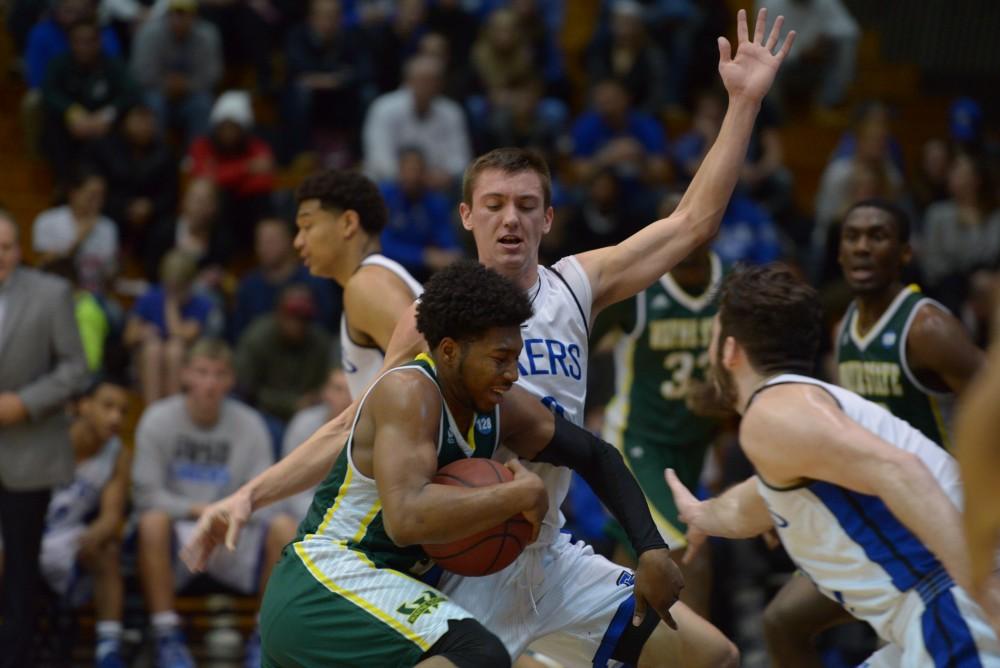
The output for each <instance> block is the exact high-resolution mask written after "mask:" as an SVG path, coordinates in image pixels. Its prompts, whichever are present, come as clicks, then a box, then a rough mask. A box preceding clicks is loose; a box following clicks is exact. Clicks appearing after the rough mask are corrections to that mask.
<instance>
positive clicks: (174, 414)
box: [132, 339, 295, 668]
mask: <svg viewBox="0 0 1000 668" xmlns="http://www.w3.org/2000/svg"><path fill="white" fill-rule="evenodd" d="M184 387H185V390H184V393H183V394H177V395H174V396H170V397H167V398H165V399H163V400H161V401H158V402H156V403H154V404H152V405H150V406H148V407H147V408H146V410H145V412H144V413H143V415H142V418H141V419H140V421H139V426H138V428H137V430H136V438H135V463H134V465H133V467H132V501H133V503H134V504H135V509H136V512H137V514H138V519H139V536H138V556H139V580H140V582H141V584H142V590H143V594H144V596H145V600H146V607H147V609H148V610H149V614H150V621H151V623H152V627H153V634H154V636H155V638H156V660H157V664H158V665H159V666H161V667H169V668H193V667H194V665H195V664H194V661H193V659H192V658H191V654H190V652H189V651H188V649H187V647H186V644H185V641H184V635H183V632H182V630H181V618H180V617H179V616H178V614H177V612H176V610H175V604H174V601H175V596H176V593H177V592H178V591H183V589H184V587H185V585H187V584H188V583H189V582H190V581H191V579H192V578H193V577H194V576H193V574H192V573H191V572H190V571H189V570H188V569H187V567H185V566H184V565H183V564H182V563H181V562H180V560H179V559H177V554H178V552H179V550H180V547H181V546H182V545H184V544H185V543H186V542H187V539H188V537H189V536H190V535H191V532H192V531H193V529H194V526H195V523H196V522H197V520H198V517H199V516H200V515H201V512H202V511H203V510H204V508H205V506H207V505H208V504H210V503H212V502H213V501H217V500H219V499H221V498H222V497H224V496H226V495H227V494H230V493H232V492H234V491H235V490H236V489H237V488H239V487H240V486H241V485H243V484H244V483H246V482H247V481H249V480H250V479H251V478H253V477H254V476H255V475H257V474H258V473H260V472H261V471H263V470H264V469H265V468H267V467H268V466H269V465H270V464H271V462H272V460H273V456H272V450H271V442H270V438H269V437H268V433H267V428H266V427H265V426H264V422H263V420H261V417H260V415H258V414H257V413H256V412H255V411H254V410H252V409H251V408H249V407H248V406H246V405H244V404H242V403H240V402H239V401H237V400H235V399H231V398H228V397H227V395H228V394H229V392H230V390H231V389H232V387H233V364H232V353H231V351H230V350H229V348H228V347H227V346H226V345H225V344H224V343H222V342H221V341H218V340H215V339H202V340H199V341H198V342H196V343H195V344H194V345H193V346H192V347H191V350H190V352H189V354H188V356H187V359H186V360H185V363H184ZM294 535H295V522H294V520H292V519H291V518H289V517H288V516H286V515H274V514H272V515H268V516H262V515H257V516H255V517H254V518H253V519H251V520H250V523H249V524H248V525H247V526H246V527H245V528H244V529H243V531H242V533H241V534H240V539H239V542H238V543H237V546H236V549H235V550H234V551H232V552H230V551H228V550H220V551H219V553H218V554H216V555H215V556H214V557H213V558H212V559H211V560H210V561H209V563H208V567H207V569H206V572H207V574H208V575H209V576H210V577H211V578H212V579H213V580H214V581H216V582H219V583H222V584H224V585H226V586H228V587H230V588H232V589H235V590H237V591H239V592H242V593H244V594H254V593H257V592H259V591H263V586H264V584H265V583H266V582H267V578H268V575H269V574H270V572H271V568H272V567H273V566H274V564H275V562H277V560H278V558H279V556H280V554H281V549H282V548H283V547H284V546H285V545H286V544H287V543H288V542H289V541H290V540H291V539H292V538H293V537H294ZM258 645H259V639H258V636H257V634H254V636H252V637H251V640H250V643H249V644H248V648H247V649H248V651H247V654H248V655H249V656H248V663H249V662H250V661H251V660H252V657H255V658H256V659H257V663H256V665H258V666H259V665H260V657H259V647H258Z"/></svg>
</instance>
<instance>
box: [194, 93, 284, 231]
mask: <svg viewBox="0 0 1000 668" xmlns="http://www.w3.org/2000/svg"><path fill="white" fill-rule="evenodd" d="M211 124H212V131H211V133H210V134H209V135H208V136H205V137H200V138H198V139H196V140H195V141H194V143H192V144H191V148H190V149H189V151H188V158H189V165H188V167H189V171H190V174H191V176H195V177H203V178H207V179H209V180H211V181H212V182H213V183H214V184H215V186H216V188H218V189H219V193H220V195H221V201H222V207H221V214H220V215H221V217H222V224H223V225H225V226H226V227H227V228H228V229H229V230H230V232H231V233H232V234H233V238H234V240H235V241H236V243H237V246H238V247H240V248H245V247H248V246H249V245H250V243H249V242H250V240H251V239H252V237H253V227H252V221H255V220H258V219H260V217H261V216H262V215H266V214H267V213H269V212H270V210H271V192H272V191H273V190H274V183H275V173H274V170H275V167H274V155H273V153H272V152H271V147H270V146H268V144H267V142H265V141H264V140H263V139H261V138H260V137H258V136H256V135H255V134H254V132H253V125H254V120H253V109H252V108H251V106H250V95H249V94H248V93H246V92H245V91H236V90H231V91H227V92H225V93H223V94H222V95H220V96H219V99H218V100H216V102H215V106H214V107H213V108H212V116H211Z"/></svg>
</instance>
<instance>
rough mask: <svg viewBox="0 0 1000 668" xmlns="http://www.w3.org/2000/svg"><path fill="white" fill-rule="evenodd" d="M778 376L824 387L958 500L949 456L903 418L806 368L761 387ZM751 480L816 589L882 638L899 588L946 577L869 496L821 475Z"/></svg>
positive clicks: (926, 585) (937, 583)
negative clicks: (776, 482)
mask: <svg viewBox="0 0 1000 668" xmlns="http://www.w3.org/2000/svg"><path fill="white" fill-rule="evenodd" d="M785 383H803V384H808V385H816V386H819V387H821V388H823V389H824V390H826V391H827V392H829V393H830V395H831V396H832V397H833V398H834V399H835V400H836V401H837V403H838V404H840V408H841V410H843V411H844V413H845V414H846V415H847V416H848V417H849V418H851V419H852V420H854V421H855V422H857V423H858V424H860V425H861V426H862V427H864V428H865V429H867V430H868V431H870V432H872V433H874V434H876V435H878V436H879V437H880V438H882V439H883V440H885V441H887V442H889V443H891V444H893V445H895V446H896V447H898V448H900V449H902V450H905V451H907V452H910V453H912V454H914V455H916V456H917V457H919V458H920V460H921V461H922V462H923V463H924V465H926V466H927V468H928V470H929V471H930V472H931V474H932V475H933V476H934V478H935V479H936V480H937V482H938V484H939V485H940V486H941V488H942V489H943V490H944V493H945V495H946V496H947V497H948V498H950V499H951V501H952V502H953V503H954V504H955V505H956V506H957V507H958V508H961V507H962V487H961V481H960V478H959V472H958V466H957V464H956V462H955V460H954V458H952V456H951V455H949V454H948V453H947V452H945V450H944V449H943V448H941V447H940V446H938V445H937V444H936V443H934V442H933V441H931V440H930V439H928V438H927V437H926V436H924V435H923V434H921V433H920V432H919V431H917V430H916V429H914V428H913V427H911V426H910V425H909V424H908V423H907V422H904V421H903V420H901V419H899V418H897V417H895V416H894V415H892V414H891V413H889V412H888V411H887V410H885V409H884V408H882V407H881V406H879V405H877V404H875V403H872V402H871V401H868V400H867V399H863V398H862V397H860V396H859V395H857V394H855V393H853V392H850V391H849V390H845V389H843V388H841V387H837V386H836V385H830V384H829V383H824V382H821V381H818V380H815V379H813V378H808V377H806V376H798V375H793V374H786V375H782V376H778V377H776V378H773V379H771V380H770V381H768V382H767V384H766V385H765V386H764V387H770V386H773V385H780V384H785ZM762 389H763V388H762ZM758 391H759V390H758ZM751 405H752V404H751ZM757 488H758V490H759V492H760V495H761V496H762V497H763V499H764V501H765V502H766V503H767V507H768V509H769V510H770V512H771V516H772V519H773V520H774V525H775V527H776V528H777V530H778V533H779V534H780V536H781V542H782V544H783V545H784V547H785V550H786V551H787V552H788V554H789V556H791V557H792V559H793V560H794V561H795V563H796V564H797V565H798V566H799V567H800V568H801V569H802V570H803V571H805V572H806V573H807V574H808V575H809V577H811V578H812V579H813V581H814V582H815V583H816V585H817V586H818V587H819V589H820V591H822V592H823V593H824V594H826V595H827V596H829V597H830V598H832V599H834V600H835V601H838V602H840V603H841V604H842V605H844V606H845V607H846V608H847V609H848V610H849V611H850V612H851V613H852V614H854V615H855V616H856V617H859V618H861V619H864V620H865V621H868V622H869V623H871V624H872V626H873V627H875V630H876V631H878V632H879V633H880V634H881V635H882V637H883V638H886V637H890V635H891V634H890V632H889V629H888V625H889V624H890V622H891V619H892V614H891V611H893V610H894V607H895V606H897V605H899V604H900V602H901V601H902V599H903V596H904V595H905V592H908V591H911V590H914V589H916V590H917V591H921V592H922V590H923V589H930V590H933V589H934V588H937V587H941V586H943V584H944V583H946V582H947V583H950V579H949V578H948V576H947V573H945V571H944V569H943V567H942V566H941V564H940V562H939V561H938V560H937V558H936V557H935V556H934V555H933V554H932V553H931V552H930V550H928V549H927V547H926V546H924V544H923V543H922V542H921V541H920V540H919V539H918V538H917V537H916V536H915V535H914V534H913V533H912V532H910V530H909V529H907V528H906V527H904V526H903V524H902V523H901V522H900V521H899V520H897V519H896V517H895V516H894V515H893V514H892V513H891V512H890V511H889V509H888V507H887V506H886V505H885V503H884V502H883V501H882V500H881V499H879V498H878V497H876V496H870V495H866V494H859V493H858V492H853V491H851V490H849V489H845V488H843V487H840V486H838V485H834V484H832V483H828V482H822V481H812V482H808V483H805V484H802V485H797V486H794V487H791V488H785V489H778V488H775V487H771V486H769V485H768V484H767V483H765V482H764V481H763V480H762V479H760V477H759V476H758V479H757ZM922 593H923V592H922Z"/></svg>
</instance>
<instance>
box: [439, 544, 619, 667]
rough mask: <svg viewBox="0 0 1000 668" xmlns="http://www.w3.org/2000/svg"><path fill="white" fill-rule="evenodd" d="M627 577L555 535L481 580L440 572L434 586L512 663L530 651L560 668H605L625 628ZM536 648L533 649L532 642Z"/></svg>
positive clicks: (586, 548)
mask: <svg viewBox="0 0 1000 668" xmlns="http://www.w3.org/2000/svg"><path fill="white" fill-rule="evenodd" d="M633 581H634V580H633V574H632V571H630V570H628V569H627V568H623V567H622V566H619V565H617V564H614V563H612V562H610V561H608V560H607V559H605V558H604V557H602V556H600V555H597V554H594V550H593V548H591V547H590V546H589V545H587V544H586V543H584V542H582V541H581V542H577V543H572V542H570V537H569V535H568V534H559V537H558V538H557V539H556V540H555V542H554V543H552V544H551V545H543V546H531V547H529V548H528V549H527V550H525V551H524V553H523V554H521V556H520V557H518V558H517V560H516V561H514V563H513V564H511V565H510V566H508V567H507V568H505V569H504V570H502V571H500V572H499V573H494V574H493V575H487V576H485V577H461V576H458V575H454V574H451V573H448V572H445V573H444V574H443V575H442V577H441V580H440V582H439V583H438V587H439V588H440V589H441V591H443V592H444V593H445V594H447V595H448V596H449V597H451V599H452V600H454V601H455V603H457V604H459V605H460V606H462V607H463V608H465V609H466V610H468V611H469V612H470V613H472V615H473V616H475V618H476V619H478V620H479V621H480V622H481V623H482V624H483V626H485V627H486V628H487V629H489V630H490V631H492V632H493V633H495V634H496V635H497V636H498V637H499V638H500V640H501V641H503V644H504V645H505V646H506V647H507V650H508V651H509V652H510V655H511V656H512V657H514V658H516V657H518V656H520V655H521V654H522V653H523V652H524V651H525V649H527V648H528V646H529V645H531V648H532V649H533V650H536V651H538V652H541V653H542V654H544V655H546V656H547V657H550V658H552V659H554V660H556V661H558V662H559V663H561V664H563V665H565V666H584V665H585V666H590V665H595V666H605V665H607V663H608V661H609V660H610V657H611V652H612V651H614V649H615V647H616V645H617V644H618V640H619V638H620V637H621V633H622V632H623V631H624V630H625V629H626V628H627V627H628V625H629V624H631V623H632V611H633V609H634V605H635V599H634V598H633V596H632V590H633ZM536 641H537V642H536Z"/></svg>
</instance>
